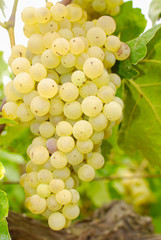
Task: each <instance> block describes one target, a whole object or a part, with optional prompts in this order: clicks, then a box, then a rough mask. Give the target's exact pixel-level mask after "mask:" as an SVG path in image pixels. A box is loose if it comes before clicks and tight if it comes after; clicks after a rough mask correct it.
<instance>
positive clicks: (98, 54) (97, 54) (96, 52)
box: [87, 46, 105, 61]
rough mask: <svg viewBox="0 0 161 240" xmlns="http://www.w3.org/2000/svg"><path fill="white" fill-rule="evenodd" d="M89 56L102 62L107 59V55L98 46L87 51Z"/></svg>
mask: <svg viewBox="0 0 161 240" xmlns="http://www.w3.org/2000/svg"><path fill="white" fill-rule="evenodd" d="M87 54H88V55H89V57H90V58H98V59H100V60H101V61H103V60H104V57H105V54H104V51H103V50H102V48H100V47H97V46H92V47H90V48H89V49H88V51H87Z"/></svg>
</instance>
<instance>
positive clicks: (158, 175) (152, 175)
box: [2, 174, 161, 185]
mask: <svg viewBox="0 0 161 240" xmlns="http://www.w3.org/2000/svg"><path fill="white" fill-rule="evenodd" d="M135 178H146V179H148V178H149V179H152V178H161V174H144V175H141V174H139V175H131V176H108V177H99V178H95V179H94V181H103V180H105V181H106V180H107V181H108V180H109V181H114V180H126V179H127V180H128V179H135ZM2 184H4V185H10V184H19V182H17V181H15V182H14V181H6V182H2Z"/></svg>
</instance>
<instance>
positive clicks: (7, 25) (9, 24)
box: [0, 0, 18, 134]
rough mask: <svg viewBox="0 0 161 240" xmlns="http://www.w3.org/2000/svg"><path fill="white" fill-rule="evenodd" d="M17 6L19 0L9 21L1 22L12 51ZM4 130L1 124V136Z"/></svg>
mask: <svg viewBox="0 0 161 240" xmlns="http://www.w3.org/2000/svg"><path fill="white" fill-rule="evenodd" d="M17 5H18V0H15V1H14V4H13V8H12V13H11V16H10V18H9V19H8V21H7V22H4V23H1V22H0V26H1V27H3V28H5V29H6V30H7V31H8V35H9V39H10V45H11V49H12V47H13V46H14V45H15V33H14V27H15V19H16V11H17ZM5 102H6V99H5V98H4V99H3V101H2V103H1V106H0V112H1V111H2V108H3V105H4V104H5ZM0 117H1V116H0ZM4 128H5V124H0V134H1V133H2V132H3V130H4Z"/></svg>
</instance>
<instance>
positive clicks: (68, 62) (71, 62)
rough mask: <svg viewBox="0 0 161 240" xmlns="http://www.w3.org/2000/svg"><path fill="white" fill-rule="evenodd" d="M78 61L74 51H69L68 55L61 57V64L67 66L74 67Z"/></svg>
mask: <svg viewBox="0 0 161 240" xmlns="http://www.w3.org/2000/svg"><path fill="white" fill-rule="evenodd" d="M75 63H76V57H75V56H74V55H73V54H72V53H68V54H67V55H65V56H63V57H62V58H61V64H62V65H63V66H64V67H65V68H71V67H74V66H75Z"/></svg>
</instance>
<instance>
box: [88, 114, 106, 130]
mask: <svg viewBox="0 0 161 240" xmlns="http://www.w3.org/2000/svg"><path fill="white" fill-rule="evenodd" d="M89 122H90V123H91V125H92V127H93V129H94V130H95V131H97V132H101V131H103V130H104V129H105V128H106V127H107V124H108V120H107V118H106V117H105V115H104V114H103V113H100V114H99V115H97V116H96V117H90V118H89Z"/></svg>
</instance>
